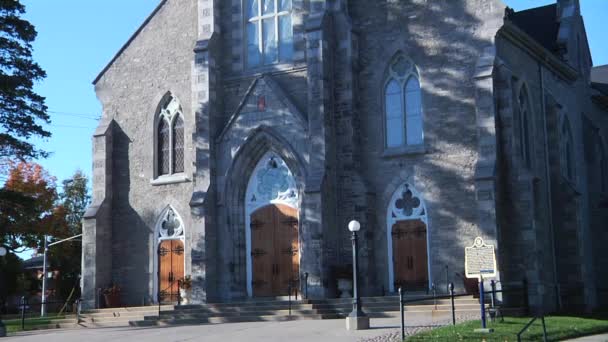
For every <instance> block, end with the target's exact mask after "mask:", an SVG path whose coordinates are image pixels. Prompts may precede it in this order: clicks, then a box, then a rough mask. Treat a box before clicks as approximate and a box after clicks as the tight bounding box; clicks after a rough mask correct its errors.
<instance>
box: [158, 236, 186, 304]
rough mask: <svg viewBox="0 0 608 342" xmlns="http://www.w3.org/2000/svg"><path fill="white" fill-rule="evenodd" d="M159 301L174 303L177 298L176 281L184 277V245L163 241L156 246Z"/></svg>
mask: <svg viewBox="0 0 608 342" xmlns="http://www.w3.org/2000/svg"><path fill="white" fill-rule="evenodd" d="M158 259H159V263H158V265H159V267H158V277H159V292H158V295H159V300H160V302H161V303H175V302H177V299H178V296H179V285H178V280H180V279H182V278H183V277H184V243H183V242H182V241H180V240H164V241H161V242H160V244H159V246H158Z"/></svg>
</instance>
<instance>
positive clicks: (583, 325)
mask: <svg viewBox="0 0 608 342" xmlns="http://www.w3.org/2000/svg"><path fill="white" fill-rule="evenodd" d="M530 319H531V318H529V317H505V320H504V322H499V320H497V321H496V322H494V323H492V322H489V321H488V324H487V326H488V328H493V329H494V332H493V333H491V334H482V333H476V332H474V329H477V328H480V327H481V323H480V321H470V322H466V323H462V324H458V325H456V326H447V327H442V328H437V329H434V330H431V331H427V332H423V333H420V334H417V335H414V336H411V337H409V338H406V341H488V342H489V341H501V342H503V341H517V333H518V332H519V331H520V330H521V329H522V328H523V327H524V326H525V325H526V324H527V323H528V322H529V321H530ZM545 324H546V327H547V337H548V339H549V340H550V341H560V340H563V339H569V338H576V337H581V336H588V335H595V334H601V333H607V332H608V320H606V319H598V318H584V317H568V316H550V317H546V318H545ZM542 339H543V328H542V323H541V321H540V320H536V321H535V322H534V323H533V324H532V326H530V327H529V328H528V330H526V332H524V333H523V334H522V341H542Z"/></svg>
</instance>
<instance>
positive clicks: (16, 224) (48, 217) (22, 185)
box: [0, 162, 66, 253]
mask: <svg viewBox="0 0 608 342" xmlns="http://www.w3.org/2000/svg"><path fill="white" fill-rule="evenodd" d="M0 192H1V193H2V194H3V196H0V244H1V245H3V246H5V247H6V248H7V249H8V250H9V251H10V252H13V253H19V252H22V251H23V250H25V249H28V248H36V249H38V250H40V251H41V247H42V246H43V238H44V236H45V235H52V236H56V235H61V234H64V235H65V234H66V232H64V230H65V228H64V227H65V226H66V224H65V222H64V221H65V216H64V212H63V208H61V207H57V206H56V203H57V201H58V198H59V197H58V195H57V190H56V186H55V179H54V178H53V177H51V176H50V175H49V174H48V172H46V171H45V170H44V169H43V168H42V166H40V165H38V164H35V163H25V162H21V163H19V164H16V165H15V166H14V167H13V168H12V169H11V170H10V173H9V177H8V180H7V181H6V182H5V183H4V186H3V187H2V188H1V189H0Z"/></svg>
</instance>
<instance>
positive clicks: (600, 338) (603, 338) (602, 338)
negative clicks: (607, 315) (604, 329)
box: [566, 334, 608, 342]
mask: <svg viewBox="0 0 608 342" xmlns="http://www.w3.org/2000/svg"><path fill="white" fill-rule="evenodd" d="M566 342H608V334H600V335H593V336H586V337H580V338H575V339H573V340H566Z"/></svg>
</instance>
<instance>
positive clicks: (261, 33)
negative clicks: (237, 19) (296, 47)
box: [245, 0, 293, 67]
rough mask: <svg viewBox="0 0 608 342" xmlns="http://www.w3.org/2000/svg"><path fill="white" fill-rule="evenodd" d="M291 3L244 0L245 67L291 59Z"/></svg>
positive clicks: (284, 1)
mask: <svg viewBox="0 0 608 342" xmlns="http://www.w3.org/2000/svg"><path fill="white" fill-rule="evenodd" d="M291 2H292V1H291V0H246V1H245V3H246V8H245V15H246V18H245V19H246V37H247V66H248V67H258V66H260V65H268V64H274V63H277V62H287V61H291V60H292V58H293V26H292V22H291V8H292V4H291Z"/></svg>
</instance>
